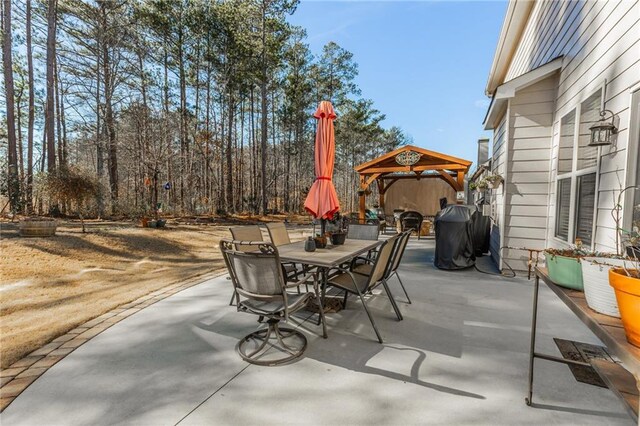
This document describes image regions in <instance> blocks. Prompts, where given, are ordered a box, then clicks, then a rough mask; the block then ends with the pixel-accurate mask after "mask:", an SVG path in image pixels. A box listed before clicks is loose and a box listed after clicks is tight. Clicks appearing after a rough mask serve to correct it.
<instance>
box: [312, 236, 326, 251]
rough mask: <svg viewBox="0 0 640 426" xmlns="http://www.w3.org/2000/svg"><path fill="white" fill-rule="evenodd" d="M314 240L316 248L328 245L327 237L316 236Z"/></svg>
mask: <svg viewBox="0 0 640 426" xmlns="http://www.w3.org/2000/svg"><path fill="white" fill-rule="evenodd" d="M313 240H314V241H315V242H316V248H319V249H323V248H325V247H327V237H315V238H314V239H313Z"/></svg>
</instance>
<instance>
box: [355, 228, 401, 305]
mask: <svg viewBox="0 0 640 426" xmlns="http://www.w3.org/2000/svg"><path fill="white" fill-rule="evenodd" d="M411 232H412V231H411V230H409V231H404V232H403V233H402V234H399V236H398V239H397V240H396V244H395V247H394V248H393V255H392V259H391V261H390V262H389V267H388V268H387V270H386V271H385V273H384V279H385V280H386V281H387V282H388V281H389V279H391V277H393V276H394V275H395V276H396V277H397V278H398V282H399V283H400V287H402V291H403V292H404V295H405V296H406V297H407V304H411V298H410V297H409V293H407V289H406V288H405V287H404V284H403V283H402V280H401V279H400V275H399V274H398V267H399V266H400V262H402V256H403V255H404V251H405V249H406V248H407V243H408V242H409V237H411ZM358 260H362V261H364V262H365V263H363V264H357V262H354V266H353V271H354V272H355V273H358V274H364V275H369V274H371V270H372V269H373V265H372V264H371V259H368V258H363V257H360V258H358V259H356V261H358Z"/></svg>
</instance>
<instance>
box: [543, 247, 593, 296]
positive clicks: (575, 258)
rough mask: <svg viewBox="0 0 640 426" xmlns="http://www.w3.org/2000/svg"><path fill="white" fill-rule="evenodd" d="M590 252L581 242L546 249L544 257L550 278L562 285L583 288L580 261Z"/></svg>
mask: <svg viewBox="0 0 640 426" xmlns="http://www.w3.org/2000/svg"><path fill="white" fill-rule="evenodd" d="M589 254H590V253H589V252H588V251H587V250H586V249H584V248H583V247H582V244H580V243H578V244H576V245H575V246H572V247H570V248H568V249H555V248H548V249H546V250H545V251H544V257H545V259H546V263H547V269H548V271H549V278H551V281H553V282H554V283H556V284H557V285H559V286H561V287H566V288H570V289H573V290H583V284H582V268H581V266H580V261H581V260H582V258H584V257H585V256H588V255H589Z"/></svg>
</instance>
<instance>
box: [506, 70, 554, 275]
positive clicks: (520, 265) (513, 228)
mask: <svg viewBox="0 0 640 426" xmlns="http://www.w3.org/2000/svg"><path fill="white" fill-rule="evenodd" d="M557 87H558V75H557V74H555V75H553V76H551V77H548V78H546V79H544V80H542V81H539V82H537V83H535V84H533V85H531V86H528V87H527V88H525V89H523V90H522V91H519V92H517V93H516V94H515V96H514V97H513V98H512V99H510V100H509V107H508V115H509V124H510V125H509V141H508V144H509V145H508V149H509V159H510V161H509V162H508V163H507V175H508V178H507V182H506V186H505V188H506V197H505V202H506V204H507V206H508V208H507V209H506V210H505V224H504V226H503V229H502V232H503V234H504V240H503V244H504V245H505V246H510V247H527V248H533V249H543V248H545V246H546V227H547V206H548V202H549V164H550V161H549V160H550V158H551V139H552V133H553V111H554V109H555V99H556V94H557ZM539 106H544V108H543V109H537V107H539ZM534 107H536V108H534ZM541 110H542V111H545V112H544V113H540V111H541ZM502 255H503V261H506V262H507V263H508V264H509V265H510V266H511V267H512V268H513V269H515V270H526V269H527V261H528V256H529V254H528V252H526V251H522V250H510V249H505V250H503V253H502Z"/></svg>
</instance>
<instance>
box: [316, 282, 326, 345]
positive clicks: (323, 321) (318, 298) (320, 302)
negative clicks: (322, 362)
mask: <svg viewBox="0 0 640 426" xmlns="http://www.w3.org/2000/svg"><path fill="white" fill-rule="evenodd" d="M316 302H317V303H318V313H319V317H320V321H321V322H322V337H324V338H325V339H326V338H327V321H326V319H325V318H324V308H323V307H322V300H321V299H320V295H319V294H318V293H316Z"/></svg>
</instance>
